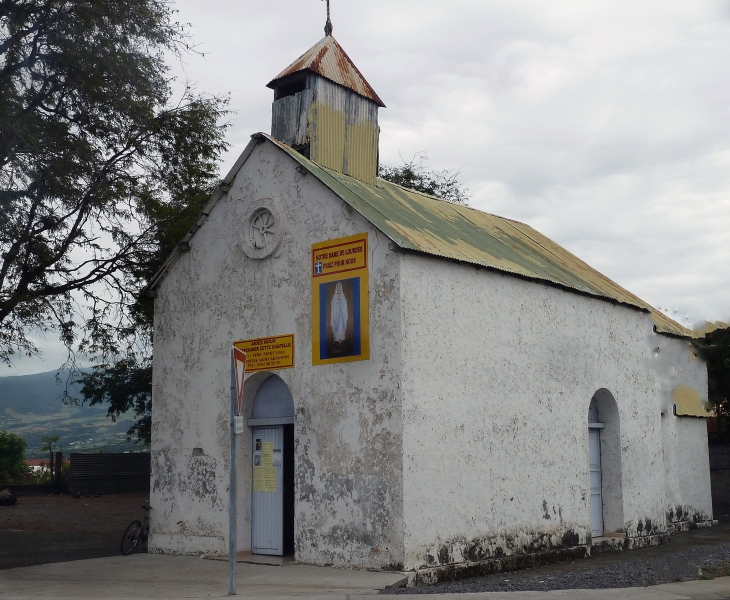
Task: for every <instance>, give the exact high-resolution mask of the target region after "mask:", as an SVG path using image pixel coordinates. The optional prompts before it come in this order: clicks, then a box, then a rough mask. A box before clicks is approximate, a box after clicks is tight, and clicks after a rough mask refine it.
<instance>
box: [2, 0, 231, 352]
mask: <svg viewBox="0 0 730 600" xmlns="http://www.w3.org/2000/svg"><path fill="white" fill-rule="evenodd" d="M188 43H189V40H188V36H187V33H186V29H185V27H183V26H182V25H181V24H179V23H177V22H175V21H174V11H173V10H172V7H171V5H170V3H169V2H168V1H167V0H0V360H2V361H4V362H6V363H8V364H11V363H12V359H13V356H14V355H16V354H18V353H24V354H27V355H34V354H38V353H39V349H38V348H37V347H36V345H35V344H34V343H33V341H32V334H33V333H38V332H43V333H44V334H49V333H55V334H57V335H59V337H60V339H61V340H62V341H63V342H64V343H65V344H66V345H67V346H68V348H69V350H70V351H72V350H73V351H77V350H80V351H82V352H85V353H87V354H91V355H94V356H97V357H101V358H103V359H106V360H107V362H108V363H109V364H110V365H113V364H116V362H117V361H118V360H119V359H120V357H121V358H122V359H126V360H131V361H132V362H135V361H138V360H141V362H142V363H143V364H144V363H145V353H146V352H145V346H146V345H147V344H148V341H149V339H150V337H149V336H150V335H151V331H150V324H151V320H150V315H151V306H150V305H149V304H146V303H144V302H140V301H139V300H138V299H137V297H136V294H137V292H138V291H139V289H140V287H141V286H142V285H143V284H144V282H145V281H146V279H147V278H148V277H149V275H150V274H151V273H152V272H154V270H155V269H156V268H157V266H158V265H159V264H160V260H161V258H160V257H161V256H163V255H164V254H165V253H166V252H169V250H170V244H171V243H172V242H171V241H170V240H171V239H172V237H174V236H175V235H177V233H178V232H179V231H180V230H184V229H185V228H187V227H188V226H189V221H190V219H191V218H192V217H191V215H193V216H194V215H197V213H198V212H199V210H200V208H201V206H202V204H203V203H204V201H205V200H206V199H207V197H208V196H209V194H210V193H211V191H212V190H213V189H214V187H215V185H216V178H217V164H218V160H219V157H220V154H221V152H222V151H223V150H224V148H225V143H224V141H223V135H224V129H225V126H224V125H223V124H221V119H222V118H223V117H224V115H225V104H226V101H225V99H223V98H216V97H208V96H205V95H202V94H198V93H196V92H195V91H194V90H193V89H192V88H191V87H189V86H178V85H177V84H176V83H175V81H174V79H173V78H172V77H171V76H170V72H169V69H168V67H167V65H166V63H165V57H173V58H175V57H179V56H180V55H181V54H182V53H184V52H186V51H187V48H188ZM176 88H182V89H179V90H178V91H177V92H176V91H175V89H176ZM130 357H131V358H130Z"/></svg>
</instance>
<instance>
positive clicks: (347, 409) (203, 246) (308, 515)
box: [150, 143, 403, 568]
mask: <svg viewBox="0 0 730 600" xmlns="http://www.w3.org/2000/svg"><path fill="white" fill-rule="evenodd" d="M296 166H297V165H296V163H295V162H294V161H293V160H292V159H290V158H289V157H288V156H286V155H285V154H284V153H283V152H281V151H280V150H277V149H276V148H275V147H274V146H273V145H272V144H270V143H263V144H261V145H259V146H257V147H256V148H255V149H254V151H253V153H252V155H251V156H250V158H249V159H248V161H247V162H246V163H245V164H244V166H243V168H242V169H241V170H240V171H239V173H238V175H237V176H236V179H235V181H234V182H233V184H232V186H231V189H230V191H229V192H228V194H227V195H226V196H224V197H223V198H222V199H221V200H220V201H219V202H218V204H217V205H216V206H215V208H214V209H213V211H212V213H211V215H210V217H209V218H208V220H207V222H206V223H205V224H204V226H203V227H202V228H201V229H200V230H199V231H198V232H197V233H196V235H195V236H194V237H193V238H192V240H191V243H190V245H191V250H190V251H189V252H187V253H185V254H184V255H182V256H181V257H180V258H179V259H178V261H177V262H176V263H175V265H174V266H173V268H172V269H171V271H170V272H169V273H168V275H167V276H166V278H165V279H164V281H163V282H162V284H161V286H160V288H159V290H158V297H157V300H156V304H155V354H154V374H153V414H152V422H153V430H152V455H153V463H152V464H153V472H152V492H151V494H152V498H151V504H152V506H153V512H152V535H151V539H150V548H151V550H152V551H155V552H176V553H197V552H209V551H213V552H220V553H225V552H227V543H228V542H227V527H228V514H227V511H228V465H229V451H228V447H229V433H228V431H229V429H228V414H229V397H230V396H229V385H230V370H229V369H230V367H229V364H230V363H229V356H230V355H229V352H230V344H231V342H232V341H234V340H238V339H248V338H254V337H261V336H266V335H274V334H287V333H294V334H295V353H296V354H295V355H296V359H295V360H296V366H295V368H294V369H288V370H282V371H277V374H278V375H279V376H280V377H281V378H282V379H283V380H284V381H285V382H286V383H287V385H288V386H289V388H290V390H291V392H292V396H293V398H294V403H295V410H296V424H295V547H296V558H297V559H298V560H300V561H302V562H309V563H318V564H339V565H357V566H363V567H370V568H384V567H388V566H392V565H399V564H401V563H402V562H403V542H402V529H403V527H402V487H401V485H402V484H401V427H400V425H401V415H400V402H401V400H400V396H401V392H400V389H399V385H398V381H399V377H400V364H399V360H398V359H399V356H400V324H399V317H400V306H399V299H400V293H399V286H400V283H399V281H400V279H399V277H400V275H399V265H400V256H399V255H397V254H394V253H392V252H390V251H388V249H387V245H388V240H387V239H386V238H385V237H384V236H383V235H382V234H381V233H379V232H378V231H376V230H375V229H374V228H373V227H372V226H370V225H369V223H367V222H366V221H365V220H364V219H362V218H361V217H360V216H359V215H358V214H357V213H354V212H353V211H352V210H351V209H349V207H347V206H346V205H345V204H344V203H343V202H342V201H341V200H340V199H339V198H338V197H336V196H335V195H334V194H333V193H332V192H331V191H329V190H328V189H327V188H326V187H325V186H324V185H323V184H321V183H320V182H319V181H318V180H317V179H316V178H314V177H313V176H304V175H301V174H299V173H297V172H296V170H295V168H296ZM260 198H273V199H275V200H276V201H277V202H279V203H280V205H281V206H282V207H283V209H284V212H285V213H286V216H287V220H288V226H287V231H286V235H285V237H284V241H283V243H282V244H281V246H280V248H279V249H278V250H277V251H276V252H275V253H274V255H272V256H271V257H269V258H266V259H263V260H254V259H251V258H248V257H247V256H246V255H245V254H244V253H243V251H242V250H241V247H240V243H241V234H242V231H243V230H244V229H245V227H246V225H245V224H244V223H242V216H241V215H243V214H245V212H246V210H247V208H249V206H250V204H251V203H252V202H255V201H256V200H258V199H260ZM363 231H367V232H368V235H369V259H370V265H369V266H370V324H371V326H370V328H371V342H370V350H371V358H370V360H369V361H361V362H350V363H340V364H334V365H325V366H317V367H314V366H312V357H311V279H310V273H311V265H310V251H311V244H312V243H314V242H319V241H324V240H328V239H332V238H336V237H341V236H346V235H352V234H356V233H360V232H363ZM260 383H261V377H259V383H258V384H259V385H260ZM252 403H253V397H252V395H250V394H249V395H248V399H247V401H246V405H245V407H244V416H245V417H250V416H251V409H252ZM241 438H242V439H241V441H240V445H239V452H238V460H239V483H238V490H239V492H238V493H239V508H238V515H239V516H238V522H239V534H238V540H239V549H241V550H246V549H250V528H251V520H250V495H251V432H250V430H247V431H246V432H245V433H244V435H243V436H241ZM195 448H200V449H201V450H202V453H204V456H202V455H200V451H197V456H193V451H194V449H195Z"/></svg>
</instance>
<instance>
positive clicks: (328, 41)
mask: <svg viewBox="0 0 730 600" xmlns="http://www.w3.org/2000/svg"><path fill="white" fill-rule="evenodd" d="M307 70H309V71H314V72H315V73H317V74H318V75H321V76H322V77H324V78H325V79H329V80H330V81H334V82H335V83H339V84H340V85H342V86H344V87H346V88H348V89H351V90H352V91H353V92H355V93H357V94H360V95H361V96H364V97H365V98H368V99H369V100H372V101H373V102H375V104H377V105H378V106H382V107H385V104H383V101H382V100H381V99H380V97H379V96H378V95H377V94H376V93H375V90H374V89H373V88H372V87H371V86H370V84H369V83H368V82H367V81H365V78H364V77H363V76H362V73H360V70H359V69H358V68H357V67H356V66H355V64H354V63H353V62H352V61H351V60H350V57H349V56H347V53H346V52H345V51H344V50H343V49H342V46H340V45H339V44H338V43H337V40H336V39H335V38H333V37H332V36H331V35H328V36H327V37H325V38H323V39H321V40H320V41H319V42H317V43H316V44H315V45H314V46H312V47H311V48H310V49H309V50H307V51H306V52H305V53H304V54H302V55H301V56H300V57H299V58H298V59H297V60H295V61H294V62H293V63H292V64H290V65H289V66H288V67H287V68H286V69H284V70H283V71H282V72H281V73H279V74H278V75H277V76H276V77H274V79H272V80H271V81H270V82H269V83H268V84H267V86H268V87H270V88H273V87H275V85H274V84H275V82H276V81H278V80H279V79H282V78H283V77H286V76H287V75H293V74H294V73H298V72H299V71H307Z"/></svg>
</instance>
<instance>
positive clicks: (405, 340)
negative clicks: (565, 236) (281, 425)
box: [150, 143, 711, 569]
mask: <svg viewBox="0 0 730 600" xmlns="http://www.w3.org/2000/svg"><path fill="white" fill-rule="evenodd" d="M295 168H296V163H295V162H294V161H292V160H291V158H289V157H288V156H287V155H286V154H284V153H283V152H281V151H280V150H278V149H277V148H275V147H274V146H273V145H272V144H270V143H263V144H261V145H259V146H257V147H256V149H255V150H254V151H253V154H252V155H251V156H250V158H249V159H248V161H247V162H246V163H245V164H244V166H243V167H242V169H241V170H240V172H239V173H238V175H237V176H236V179H235V181H234V183H233V185H232V186H231V190H230V192H229V193H228V194H227V195H226V196H224V197H223V198H222V199H221V201H220V202H219V203H218V204H217V205H216V207H215V209H214V210H213V212H212V214H211V215H210V217H209V219H208V221H207V222H206V223H205V225H204V226H203V227H202V228H201V229H200V230H199V231H198V233H197V234H196V235H195V236H194V237H193V239H192V241H191V250H190V251H189V252H187V253H186V254H184V255H183V256H182V257H181V258H180V259H179V260H178V261H177V263H176V264H175V265H174V267H173V268H172V270H171V271H170V273H169V274H168V275H167V277H166V278H165V279H164V281H163V282H162V284H161V286H160V287H159V290H158V298H157V300H156V308H155V363H154V376H153V438H152V453H153V463H152V464H153V474H152V498H151V501H152V505H153V512H152V536H151V540H150V549H151V550H152V551H153V552H171V553H199V552H219V553H225V552H226V551H227V524H228V517H227V514H228V504H227V502H228V444H229V437H228V436H229V433H228V432H229V429H228V414H229V385H230V373H229V362H228V360H229V349H230V344H231V342H232V341H234V340H237V339H245V338H253V337H260V336H266V335H275V334H287V333H294V334H295V344H296V348H295V351H296V357H297V358H296V368H294V369H291V370H284V371H278V372H277V374H278V375H279V376H281V377H282V379H283V380H284V381H285V382H286V383H287V384H288V386H289V388H290V389H291V392H292V395H293V397H294V402H295V408H296V425H295V546H296V553H297V554H296V558H297V559H298V560H300V561H302V562H309V563H316V564H338V565H356V566H362V567H368V568H406V569H414V568H419V567H427V566H437V565H440V564H448V563H455V562H457V563H458V562H463V561H467V560H479V559H483V558H489V557H498V556H502V555H510V554H517V553H521V552H529V551H535V550H540V549H547V548H555V547H561V546H574V545H577V544H585V543H589V541H590V516H589V501H590V496H589V490H588V430H587V414H588V407H589V404H590V400H591V397H592V396H593V394H594V393H595V392H596V391H598V390H601V389H607V390H608V391H609V392H610V393H611V395H612V396H613V398H614V399H615V401H616V403H617V406H618V411H619V419H620V432H621V433H620V435H621V446H620V455H621V458H620V462H621V479H620V484H621V491H622V505H621V507H620V509H621V510H620V511H618V512H617V514H623V528H622V529H624V531H625V532H626V534H627V535H628V536H630V537H642V536H647V535H652V534H655V533H664V532H666V531H667V519H669V520H670V521H674V520H678V519H679V520H682V519H687V518H689V519H705V518H710V516H711V505H710V495H709V493H710V487H709V467H708V464H707V438H706V433H705V429H704V427H705V422H704V420H702V419H688V418H677V417H674V416H673V415H672V414H671V411H669V412H667V411H668V410H669V408H670V403H671V394H672V391H673V390H674V388H676V386H677V385H678V384H679V383H683V384H684V385H689V386H691V387H693V388H694V389H697V390H698V391H699V392H700V395H701V396H702V397H703V398H706V393H707V392H706V390H707V380H706V372H705V369H704V364H703V363H702V361H701V360H695V359H693V358H692V355H691V349H690V348H689V347H688V346H687V344H686V342H685V341H682V340H676V339H672V338H668V337H666V336H661V335H657V334H655V333H653V330H652V322H651V320H650V318H649V316H648V315H647V314H646V313H642V312H639V311H637V310H634V309H631V308H628V307H625V306H620V305H616V304H612V303H609V302H605V301H601V300H596V299H592V298H589V297H585V296H581V295H578V294H574V293H569V292H566V291H563V290H560V289H557V288H554V287H551V286H547V285H542V284H536V283H533V282H528V281H524V280H521V279H518V278H515V277H510V276H506V275H501V274H499V273H495V272H492V271H488V270H484V269H477V268H474V267H471V266H467V265H462V264H456V263H453V262H448V261H444V260H439V259H436V258H428V257H423V256H417V255H414V254H402V253H399V252H392V251H390V250H388V242H389V240H388V239H387V238H385V237H384V236H383V235H382V234H381V233H379V232H378V231H377V230H375V229H374V228H373V227H372V226H371V225H369V224H368V223H367V222H366V221H365V220H364V219H362V218H360V217H359V216H358V215H357V214H356V213H354V212H353V211H352V210H351V209H349V208H348V207H347V206H346V205H345V203H343V202H342V201H341V200H340V199H339V198H337V197H336V196H335V195H334V194H332V193H331V192H330V191H329V190H328V189H327V188H326V187H325V186H324V185H323V184H321V183H320V182H319V181H318V180H317V179H316V178H315V177H313V176H312V175H301V174H299V173H297V172H296V170H295ZM261 198H273V199H275V200H276V201H277V202H278V203H279V204H280V205H281V206H282V207H283V209H284V212H285V213H286V215H287V219H288V229H287V232H286V236H285V238H284V241H283V243H282V245H281V247H280V248H279V249H278V250H277V252H276V253H275V254H274V255H273V256H271V257H270V258H267V259H263V260H254V259H251V258H248V257H247V256H246V255H245V254H244V253H243V251H242V250H241V247H240V235H241V232H242V229H243V227H244V223H243V217H242V215H244V214H245V213H246V211H247V210H248V209H249V208H250V206H251V203H252V202H255V201H257V200H258V199H261ZM363 231H367V232H368V234H369V241H370V307H371V311H370V323H371V328H370V333H371V360H370V361H363V362H353V363H341V364H338V365H328V366H320V367H313V366H312V365H311V279H310V247H311V244H312V243H314V242H319V241H323V240H327V239H332V238H336V237H341V236H345V235H351V234H355V233H360V232H363ZM656 348H659V351H658V352H657V351H656ZM262 379H263V378H262V377H261V376H254V377H252V378H251V379H250V380H249V384H247V393H246V397H245V402H244V415H245V416H250V414H251V410H252V405H253V398H254V396H255V390H256V387H257V385H260V383H261V381H262ZM662 411H664V413H665V414H664V416H662ZM241 437H242V439H241V441H240V446H239V484H238V489H239V506H238V514H239V532H238V539H239V549H240V550H246V549H249V548H250V529H251V521H250V510H251V509H250V496H251V479H252V477H251V458H250V448H251V436H250V432H249V431H247V432H246V433H245V434H244V435H243V436H241ZM677 507H681V511H682V516H681V517H678V516H677V515H678V511H677ZM688 515H689V516H688Z"/></svg>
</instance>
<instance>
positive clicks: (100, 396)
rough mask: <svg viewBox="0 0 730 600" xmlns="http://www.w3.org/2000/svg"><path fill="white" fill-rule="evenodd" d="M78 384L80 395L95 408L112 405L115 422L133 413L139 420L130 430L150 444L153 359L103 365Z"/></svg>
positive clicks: (129, 358) (131, 359)
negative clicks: (107, 404) (118, 418)
mask: <svg viewBox="0 0 730 600" xmlns="http://www.w3.org/2000/svg"><path fill="white" fill-rule="evenodd" d="M78 381H79V382H80V383H81V384H82V388H81V394H82V395H83V396H84V398H85V400H86V401H88V402H89V404H91V405H92V406H93V405H94V404H101V403H105V402H106V403H109V409H108V411H107V414H108V415H109V417H111V418H112V420H116V419H117V417H119V416H120V415H121V414H123V413H126V412H127V411H129V410H134V412H135V414H136V415H137V416H138V417H139V418H138V420H137V422H136V423H135V424H134V425H133V426H132V427H131V428H130V429H129V431H128V432H127V434H128V435H129V436H136V438H137V440H139V441H140V442H142V443H145V444H149V443H150V435H151V409H152V363H151V359H147V360H143V361H141V360H139V359H137V358H136V357H133V356H132V357H128V358H123V359H121V360H119V361H117V362H115V363H113V364H108V365H100V366H97V367H95V368H94V370H93V371H91V372H90V373H84V374H82V375H81V376H80V378H79V379H78Z"/></svg>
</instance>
